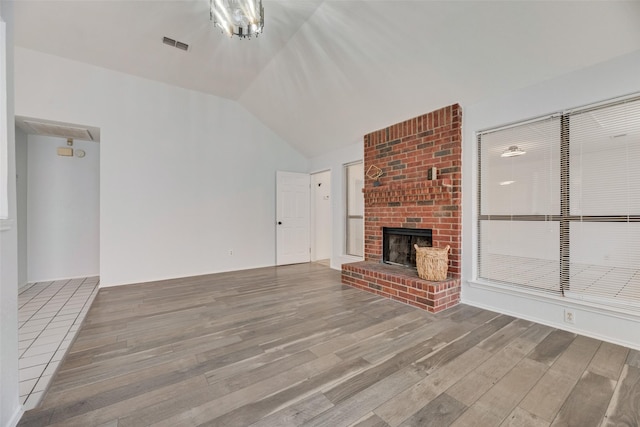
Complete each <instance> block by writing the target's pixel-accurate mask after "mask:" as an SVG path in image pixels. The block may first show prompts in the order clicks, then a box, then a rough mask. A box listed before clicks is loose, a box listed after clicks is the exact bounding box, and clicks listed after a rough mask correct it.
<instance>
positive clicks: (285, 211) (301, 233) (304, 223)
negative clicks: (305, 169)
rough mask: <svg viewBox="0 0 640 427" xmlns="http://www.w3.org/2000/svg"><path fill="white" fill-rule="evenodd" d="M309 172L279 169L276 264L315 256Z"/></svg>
mask: <svg viewBox="0 0 640 427" xmlns="http://www.w3.org/2000/svg"><path fill="white" fill-rule="evenodd" d="M309 182H310V178H309V174H306V173H295V172H282V171H278V172H277V173H276V205H277V207H276V223H277V224H276V265H286V264H299V263H303V262H309V261H310V260H311V258H310V257H311V255H310V244H309V234H310V230H309V215H310V210H309V206H310V190H309Z"/></svg>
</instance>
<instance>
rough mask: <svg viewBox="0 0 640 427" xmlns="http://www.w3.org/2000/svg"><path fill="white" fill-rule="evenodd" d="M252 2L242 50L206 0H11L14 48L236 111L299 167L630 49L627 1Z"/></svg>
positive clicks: (636, 39) (636, 35)
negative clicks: (263, 128) (384, 131)
mask: <svg viewBox="0 0 640 427" xmlns="http://www.w3.org/2000/svg"><path fill="white" fill-rule="evenodd" d="M263 4H264V9H265V21H266V23H265V29H264V33H263V34H262V35H261V36H260V37H259V38H257V39H252V40H240V39H237V38H233V39H229V38H227V37H226V36H224V35H223V34H222V33H221V32H220V31H219V30H217V29H216V28H214V27H213V26H212V23H211V22H210V20H209V2H208V0H195V1H192V0H182V1H143V0H129V1H119V0H102V1H94V0H84V1H57V0H44V1H35V0H31V1H22V0H21V1H16V3H15V21H16V29H15V40H16V45H17V46H20V47H25V48H29V49H33V50H37V51H41V52H45V53H50V54H53V55H58V56H62V57H66V58H69V59H73V60H77V61H82V62H86V63H90V64H93V65H97V66H101V67H105V68H109V69H113V70H118V71H121V72H125V73H129V74H133V75H137V76H141V77H145V78H149V79H153V80H157V81H161V82H166V83H168V84H172V85H176V86H180V87H183V88H187V89H193V90H197V91H202V92H206V93H210V94H213V95H216V96H220V97H225V98H229V99H232V100H236V101H238V102H239V103H240V104H241V105H243V106H244V107H245V108H246V109H247V110H248V111H250V112H251V113H253V114H254V115H255V116H256V117H257V118H258V119H259V120H261V121H262V122H264V123H265V124H266V125H267V126H269V127H270V128H271V129H273V130H274V131H275V132H276V133H277V134H279V135H280V136H281V137H282V138H284V139H285V140H287V141H288V142H289V143H290V144H291V145H293V146H294V147H296V148H297V149H299V150H300V151H301V152H302V153H304V154H305V155H307V156H310V157H311V156H316V155H319V154H322V153H324V152H327V151H330V150H333V149H336V148H340V147H342V146H345V145H348V144H352V143H354V142H357V141H360V140H361V139H362V135H363V134H365V133H368V132H370V131H373V130H376V129H379V128H382V127H385V126H388V125H390V124H393V123H396V122H399V121H402V120H405V119H408V118H411V117H414V116H417V115H419V114H423V113H426V112H429V111H431V110H434V109H437V108H440V107H442V106H445V105H449V104H452V103H456V102H458V103H461V104H462V105H463V106H464V105H465V104H469V103H474V102H476V101H479V100H481V99H483V98H487V97H493V96H499V95H501V94H505V93H508V92H510V91H513V90H516V89H519V88H522V87H526V86H529V85H532V84H535V83H537V82H540V81H543V80H547V79H550V78H553V77H556V76H559V75H562V74H566V73H569V72H571V71H575V70H577V69H580V68H584V67H587V66H590V65H593V64H596V63H599V62H602V61H606V60H609V59H611V58H614V57H616V56H620V55H624V54H627V53H630V52H633V51H636V50H639V49H640V2H639V1H602V2H596V1H573V2H569V1H567V2H564V1H420V0H412V1H402V0H388V1H383V0H371V1H351V0H264V1H263ZM164 36H167V37H170V38H172V39H175V40H179V41H181V42H184V43H187V44H189V49H188V51H186V52H185V51H182V50H179V49H175V48H172V47H169V46H167V45H165V44H163V43H162V38H163V37H164Z"/></svg>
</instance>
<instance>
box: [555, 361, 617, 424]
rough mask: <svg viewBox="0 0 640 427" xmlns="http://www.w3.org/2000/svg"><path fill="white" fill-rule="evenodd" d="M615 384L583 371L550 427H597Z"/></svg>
mask: <svg viewBox="0 0 640 427" xmlns="http://www.w3.org/2000/svg"><path fill="white" fill-rule="evenodd" d="M614 386H615V382H614V381H612V380H610V379H609V378H606V377H603V376H602V375H598V374H594V373H592V372H589V371H585V373H584V375H583V376H582V378H580V380H579V381H578V383H577V384H576V386H575V387H574V389H573V391H572V392H571V394H570V395H569V397H568V398H567V400H566V401H565V402H564V404H563V405H562V407H561V408H560V411H559V412H558V415H557V416H556V417H555V419H554V420H553V422H552V423H551V425H552V426H581V427H590V426H599V425H600V423H601V421H602V419H603V417H604V414H605V412H606V410H607V407H608V406H609V401H610V400H611V397H612V395H613V390H614Z"/></svg>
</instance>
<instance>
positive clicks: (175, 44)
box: [162, 36, 189, 51]
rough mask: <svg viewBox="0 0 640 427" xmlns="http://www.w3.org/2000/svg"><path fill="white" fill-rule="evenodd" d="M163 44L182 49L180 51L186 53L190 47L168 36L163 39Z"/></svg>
mask: <svg viewBox="0 0 640 427" xmlns="http://www.w3.org/2000/svg"><path fill="white" fill-rule="evenodd" d="M162 43H164V44H166V45H168V46H173V47H175V48H177V49H180V50H184V51H187V50H189V45H188V44H186V43H183V42H180V41H178V40H174V39H172V38H170V37H166V36H165V37H163V38H162Z"/></svg>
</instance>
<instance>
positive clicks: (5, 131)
mask: <svg viewBox="0 0 640 427" xmlns="http://www.w3.org/2000/svg"><path fill="white" fill-rule="evenodd" d="M6 27H7V26H6V23H5V22H4V21H3V20H2V19H0V219H1V220H3V222H2V224H1V229H2V230H8V229H9V228H11V226H12V225H13V224H10V225H6V224H5V223H4V220H6V219H8V218H9V194H8V193H9V191H8V190H9V151H8V150H9V147H8V145H9V128H8V124H7V114H8V106H7V102H8V101H7V28H6ZM12 125H13V124H12ZM5 227H9V228H5Z"/></svg>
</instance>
